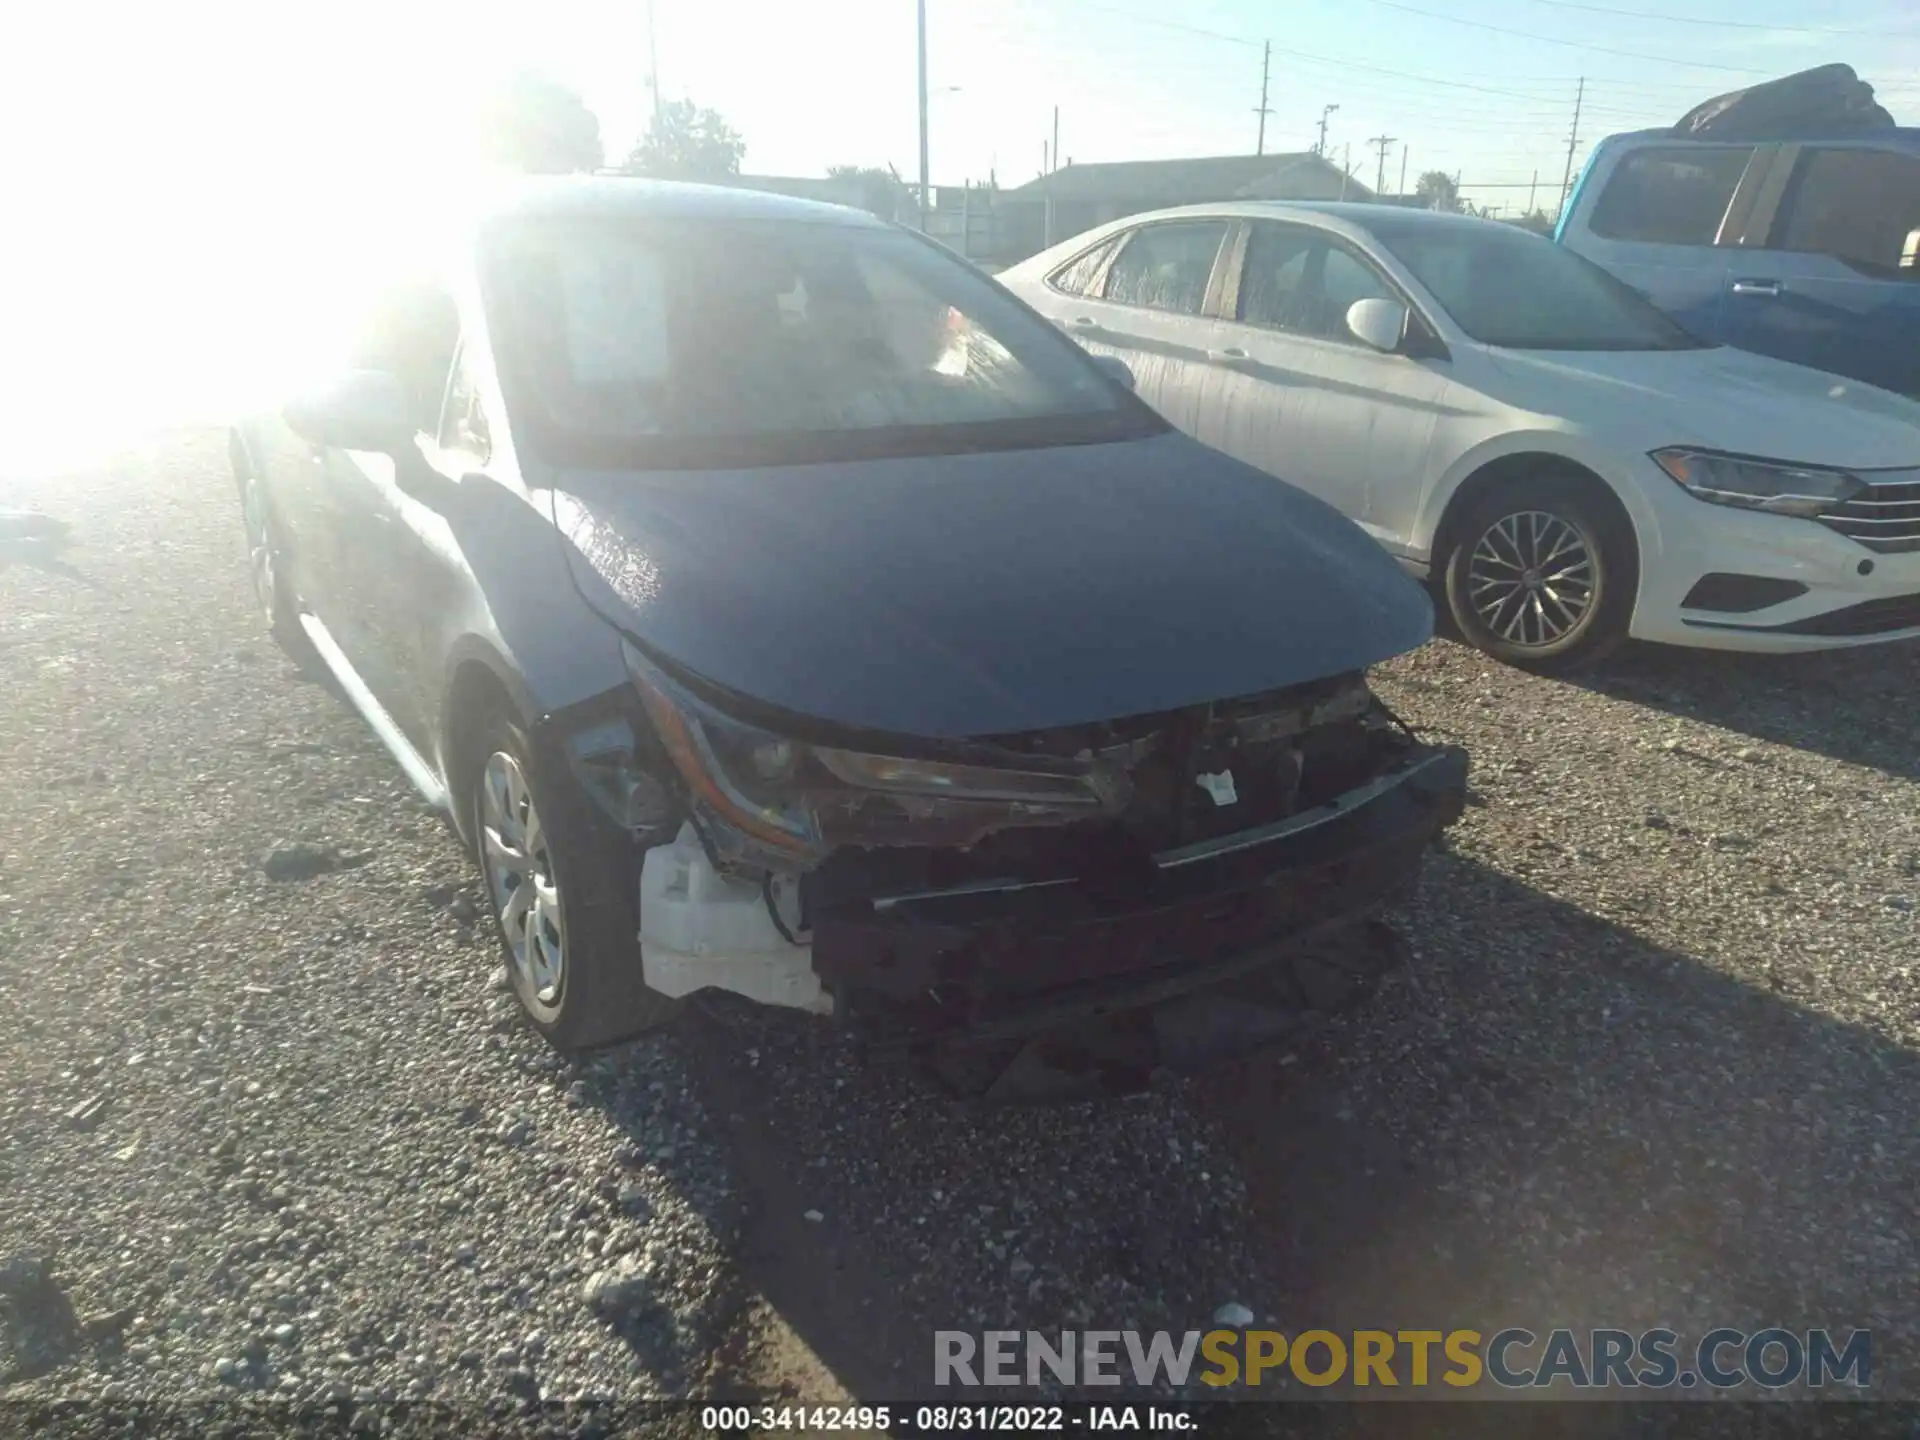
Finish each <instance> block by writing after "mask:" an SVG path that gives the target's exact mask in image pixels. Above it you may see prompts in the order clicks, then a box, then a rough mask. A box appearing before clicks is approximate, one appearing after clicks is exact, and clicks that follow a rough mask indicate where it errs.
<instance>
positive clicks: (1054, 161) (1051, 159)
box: [1040, 105, 1060, 249]
mask: <svg viewBox="0 0 1920 1440" xmlns="http://www.w3.org/2000/svg"><path fill="white" fill-rule="evenodd" d="M1040 152H1041V154H1042V155H1043V156H1044V157H1045V159H1044V164H1045V165H1046V170H1047V211H1046V222H1045V223H1046V229H1045V231H1044V232H1043V238H1044V239H1045V240H1046V242H1047V247H1048V248H1049V249H1051V248H1052V246H1053V172H1054V171H1056V170H1058V169H1059V168H1060V107H1059V106H1058V105H1056V106H1054V107H1053V144H1052V145H1051V146H1049V145H1048V144H1047V143H1046V142H1045V141H1044V140H1043V141H1041V142H1040Z"/></svg>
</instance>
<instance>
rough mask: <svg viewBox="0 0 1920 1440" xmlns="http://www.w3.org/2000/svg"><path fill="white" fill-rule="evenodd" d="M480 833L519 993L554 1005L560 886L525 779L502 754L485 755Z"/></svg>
mask: <svg viewBox="0 0 1920 1440" xmlns="http://www.w3.org/2000/svg"><path fill="white" fill-rule="evenodd" d="M480 836H481V854H482V857H483V859H484V863H485V867H486V872H487V891H488V893H489V894H490V895H491V896H492V897H493V906H494V913H495V914H497V915H498V916H499V917H500V929H501V931H502V932H503V933H504V934H505V935H506V938H507V953H508V955H509V956H510V957H511V960H512V965H513V968H514V971H515V972H516V973H515V979H516V980H517V981H518V982H519V988H520V990H521V992H522V994H525V995H530V996H532V997H533V998H534V999H535V1000H536V1001H538V1002H539V1004H541V1005H543V1006H553V1005H558V1004H559V1003H560V995H561V991H562V988H563V987H564V986H565V984H566V976H567V927H566V917H565V913H564V911H563V910H562V908H561V904H560V886H559V882H558V881H557V880H556V879H555V878H554V871H553V855H552V852H551V850H550V849H549V848H548V843H547V834H546V831H545V829H544V828H543V827H542V826H541V823H540V813H539V811H538V810H536V809H535V808H534V804H533V792H532V791H531V790H530V789H529V788H528V787H527V777H526V774H525V773H524V772H523V771H522V770H521V768H520V762H519V761H518V760H516V759H515V758H514V757H513V756H511V755H509V754H507V753H506V752H505V751H503V750H502V751H495V752H494V753H493V754H492V755H490V756H488V757H487V764H486V769H485V770H484V771H483V772H482V774H481V779H480Z"/></svg>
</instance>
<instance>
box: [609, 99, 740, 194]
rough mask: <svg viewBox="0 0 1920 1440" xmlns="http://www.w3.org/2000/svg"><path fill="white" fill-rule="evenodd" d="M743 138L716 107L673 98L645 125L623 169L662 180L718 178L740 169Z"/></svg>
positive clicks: (737, 172) (736, 173)
mask: <svg viewBox="0 0 1920 1440" xmlns="http://www.w3.org/2000/svg"><path fill="white" fill-rule="evenodd" d="M746 152H747V143H746V141H744V140H742V139H741V138H740V134H739V132H738V131H736V130H735V129H734V128H733V127H732V126H731V125H729V124H727V122H726V121H725V120H723V119H722V118H721V117H720V113H719V112H718V111H717V110H701V109H698V108H696V107H695V105H694V103H693V102H692V101H691V100H675V101H674V102H673V103H672V104H670V105H668V106H666V107H665V108H664V109H663V110H662V111H661V112H660V114H659V115H658V116H657V117H656V118H655V120H654V122H653V124H652V125H651V126H650V127H649V128H648V130H647V134H646V138H645V139H643V140H642V141H641V142H640V143H639V144H638V145H636V146H634V148H633V153H632V154H631V155H629V156H628V157H627V163H626V166H625V168H626V170H627V171H628V173H630V174H634V175H651V176H653V177H655V178H656V179H662V180H718V179H723V178H725V177H726V176H728V175H738V174H739V173H740V157H741V156H742V155H744V154H746Z"/></svg>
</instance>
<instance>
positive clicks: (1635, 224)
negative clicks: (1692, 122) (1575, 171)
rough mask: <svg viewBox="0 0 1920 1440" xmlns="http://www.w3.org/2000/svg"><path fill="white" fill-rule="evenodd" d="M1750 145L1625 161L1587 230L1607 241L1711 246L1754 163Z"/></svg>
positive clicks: (1639, 154) (1691, 148)
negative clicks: (1751, 164) (1741, 180)
mask: <svg viewBox="0 0 1920 1440" xmlns="http://www.w3.org/2000/svg"><path fill="white" fill-rule="evenodd" d="M1753 150H1754V147H1753V146H1751V145H1673V146H1661V147H1658V148H1654V149H1647V150H1636V151H1634V152H1633V153H1632V154H1630V155H1626V156H1623V157H1622V158H1621V160H1620V162H1619V163H1618V164H1617V165H1615V166H1614V167H1613V174H1612V175H1610V176H1609V177H1608V178H1607V183H1606V188H1605V189H1604V190H1602V191H1601V193H1600V199H1599V202H1598V203H1597V204H1595V206H1594V207H1593V218H1592V219H1591V220H1589V221H1588V228H1589V229H1591V230H1592V231H1593V233H1594V234H1595V235H1598V236H1599V237H1600V238H1601V239H1603V240H1638V241H1647V242H1652V243H1654V244H1659V245H1711V244H1713V243H1714V242H1715V241H1716V240H1717V239H1718V238H1719V234H1720V222H1721V221H1722V220H1724V219H1726V215H1727V207H1728V206H1729V205H1731V204H1732V203H1733V195H1734V192H1735V191H1736V190H1738V189H1739V188H1740V177H1741V176H1743V175H1745V174H1746V173H1747V162H1748V161H1750V160H1752V159H1753Z"/></svg>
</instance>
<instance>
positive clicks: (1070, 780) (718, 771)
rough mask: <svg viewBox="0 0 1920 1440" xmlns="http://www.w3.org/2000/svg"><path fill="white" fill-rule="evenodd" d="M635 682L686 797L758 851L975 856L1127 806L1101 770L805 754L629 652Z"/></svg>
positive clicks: (1044, 761)
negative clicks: (1020, 829)
mask: <svg viewBox="0 0 1920 1440" xmlns="http://www.w3.org/2000/svg"><path fill="white" fill-rule="evenodd" d="M621 648H622V651H623V653H624V654H625V656H626V661H627V671H628V674H630V675H631V676H632V677H633V683H634V688H635V689H636V690H637V691H638V692H639V694H640V700H641V703H642V704H643V705H644V706H645V707H646V712H647V716H648V718H649V719H651V720H652V721H653V726H654V730H655V731H656V732H657V733H658V735H659V737H660V741H661V743H662V745H664V746H665V747H666V751H667V753H668V755H669V756H671V757H672V759H673V763H674V766H675V768H676V769H677V770H678V771H679V772H680V776H681V778H682V779H683V780H684V781H685V782H686V785H687V788H688V790H689V791H690V792H691V793H692V794H693V796H694V797H695V798H696V799H697V800H699V801H700V802H701V803H702V804H703V805H704V807H705V808H706V809H708V810H709V811H711V812H712V813H713V814H715V815H717V816H718V817H719V818H720V819H722V820H724V821H726V822H727V823H728V824H729V825H730V826H732V827H733V828H734V829H736V830H737V831H739V832H740V834H741V835H742V836H743V837H745V838H746V839H747V840H749V841H751V842H754V844H755V845H756V846H757V847H762V848H763V849H764V850H765V851H771V852H773V853H774V854H776V855H778V856H780V857H783V858H785V859H787V860H788V861H789V862H790V863H793V864H798V865H802V866H804V865H806V864H809V863H812V862H813V861H815V860H818V859H820V858H823V857H824V856H825V854H826V853H827V852H828V851H830V850H832V849H833V848H835V847H836V846H839V845H946V846H952V845H968V844H972V843H973V842H974V841H976V840H978V839H980V838H981V837H982V836H985V835H988V834H991V833H992V832H993V831H995V830H1001V829H1006V828H1008V827H1010V826H1015V825H1054V824H1068V823H1071V822H1072V821H1075V820H1083V819H1087V818H1090V817H1092V816H1096V815H1099V814H1101V813H1102V812H1103V811H1117V810H1119V809H1121V808H1123V807H1124V805H1125V802H1126V798H1127V778H1126V776H1125V775H1124V774H1123V773H1121V772H1119V771H1117V770H1113V769H1111V768H1109V767H1106V766H1103V765H1101V764H1099V763H1098V762H1087V761H1078V760H1052V759H1048V758H1043V757H1026V756H1020V757H1011V756H1010V757H1009V759H1016V758H1017V760H1018V761H1019V768H1002V767H1000V766H998V765H994V764H989V763H981V761H980V760H978V759H976V758H974V757H971V756H968V757H965V758H957V759H955V760H952V761H948V760H932V759H924V758H915V757H909V756H901V755H882V754H868V753H866V752H863V751H857V750H844V749H838V748H833V747H829V746H822V745H808V744H804V743H802V742H800V741H797V740H794V739H792V738H790V737H788V736H784V735H777V734H774V733H773V732H771V731H768V730H764V729H761V728H759V727H757V726H755V725H751V724H748V723H746V722H744V721H741V720H738V719H736V718H734V717H733V716H731V715H728V714H726V713H725V712H724V711H722V710H720V709H718V708H717V707H715V706H713V705H711V704H709V703H708V702H707V701H705V700H703V699H701V698H700V697H699V696H697V695H694V694H693V693H692V692H691V691H689V690H688V689H687V688H686V687H685V686H684V685H681V684H679V683H678V682H677V681H675V680H674V679H673V678H672V677H670V676H669V675H667V674H666V673H665V672H664V671H662V670H661V669H660V668H659V667H658V666H657V665H655V664H654V663H653V662H652V661H651V660H649V659H648V658H647V657H646V656H645V655H643V654H641V653H640V651H639V650H637V649H635V648H634V647H633V646H632V645H629V644H625V643H624V642H623V644H622V647H621Z"/></svg>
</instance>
